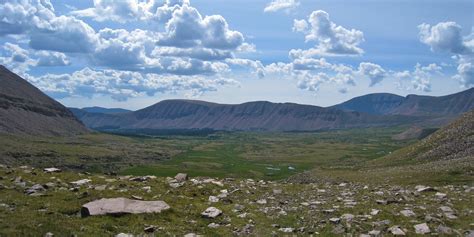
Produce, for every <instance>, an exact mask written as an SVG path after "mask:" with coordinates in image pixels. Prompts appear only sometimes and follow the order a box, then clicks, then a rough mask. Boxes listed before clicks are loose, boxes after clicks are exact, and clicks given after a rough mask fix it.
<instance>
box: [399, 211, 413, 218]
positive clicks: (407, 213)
mask: <svg viewBox="0 0 474 237" xmlns="http://www.w3.org/2000/svg"><path fill="white" fill-rule="evenodd" d="M400 213H401V214H402V215H404V216H406V217H413V216H416V214H415V213H414V212H413V211H412V210H403V211H400Z"/></svg>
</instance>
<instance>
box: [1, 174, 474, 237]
mask: <svg viewBox="0 0 474 237" xmlns="http://www.w3.org/2000/svg"><path fill="white" fill-rule="evenodd" d="M0 194H1V195H0V236H43V235H44V236H115V235H119V236H131V235H134V236H137V235H147V236H154V235H156V236H162V235H178V236H179V235H181V236H184V235H186V236H195V235H203V236H215V235H220V236H222V235H224V236H232V235H243V236H245V235H256V236H269V235H275V236H285V235H301V236H307V235H320V236H331V235H334V236H341V235H345V236H387V235H406V236H413V235H416V234H419V235H423V234H426V235H440V236H474V208H473V207H474V205H473V204H474V198H473V197H474V196H473V194H474V187H473V186H466V185H446V186H439V187H430V186H424V185H423V184H419V185H413V186H397V185H394V184H383V183H381V184H379V185H378V184H377V185H376V184H371V185H365V184H361V183H353V182H331V181H321V182H318V181H315V182H313V183H305V184H301V183H290V182H288V181H263V180H260V181H258V180H251V179H240V180H237V179H213V178H195V177H187V175H185V174H179V175H177V176H176V177H174V178H166V179H165V178H156V177H154V176H142V177H132V176H113V175H112V176H100V175H92V174H84V173H82V174H78V173H71V172H61V171H60V170H57V169H49V170H38V169H33V168H30V167H18V168H11V167H6V166H0ZM104 198H123V199H104ZM100 199H102V200H101V201H100V202H99V203H97V202H95V203H93V204H91V202H93V201H97V200H100ZM109 200H115V204H114V202H112V201H111V202H110V203H111V204H110V205H109V206H108V207H107V208H105V209H100V211H99V212H97V210H99V209H96V211H94V210H92V209H90V208H91V207H92V208H97V204H99V205H103V204H104V203H105V204H107V202H108V201H109ZM117 201H120V202H126V203H132V204H131V205H130V206H127V205H128V204H127V205H122V206H117V205H116V203H117ZM149 201H163V202H149ZM153 203H155V204H156V203H159V205H160V207H164V208H159V210H158V209H150V208H147V206H146V205H149V204H150V205H151V204H153ZM137 205H138V206H137ZM155 207H156V206H155ZM85 208H89V209H88V212H84V210H85ZM117 208H118V209H117ZM123 210H126V211H123ZM155 210H156V211H155ZM114 211H115V212H114ZM107 212H109V213H107ZM140 212H148V213H146V214H140ZM84 213H87V214H84ZM130 213H133V214H130ZM120 234H121V235H120Z"/></svg>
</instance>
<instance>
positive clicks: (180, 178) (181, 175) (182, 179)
mask: <svg viewBox="0 0 474 237" xmlns="http://www.w3.org/2000/svg"><path fill="white" fill-rule="evenodd" d="M174 179H176V181H178V182H179V183H181V182H185V181H186V180H188V175H187V174H184V173H179V174H177V175H176V176H174Z"/></svg>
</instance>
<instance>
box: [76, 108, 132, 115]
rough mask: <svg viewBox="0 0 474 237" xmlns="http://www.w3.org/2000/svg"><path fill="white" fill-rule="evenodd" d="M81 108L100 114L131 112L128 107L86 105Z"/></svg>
mask: <svg viewBox="0 0 474 237" xmlns="http://www.w3.org/2000/svg"><path fill="white" fill-rule="evenodd" d="M82 110H84V111H86V112H88V113H101V114H119V113H128V112H132V111H131V110H128V109H121V108H102V107H97V106H94V107H86V108H82Z"/></svg>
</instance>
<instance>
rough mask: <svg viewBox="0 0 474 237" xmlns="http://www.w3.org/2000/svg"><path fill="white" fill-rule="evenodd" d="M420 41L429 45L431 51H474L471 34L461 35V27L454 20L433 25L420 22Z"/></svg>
mask: <svg viewBox="0 0 474 237" xmlns="http://www.w3.org/2000/svg"><path fill="white" fill-rule="evenodd" d="M418 29H419V30H420V41H421V42H423V43H425V44H427V45H429V46H430V47H431V50H433V51H442V52H443V51H444V52H450V53H453V54H472V53H474V39H473V37H472V36H469V37H463V36H462V28H461V26H460V25H458V24H456V22H440V23H438V24H436V25H434V26H431V25H429V24H426V23H424V24H421V25H419V26H418Z"/></svg>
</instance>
